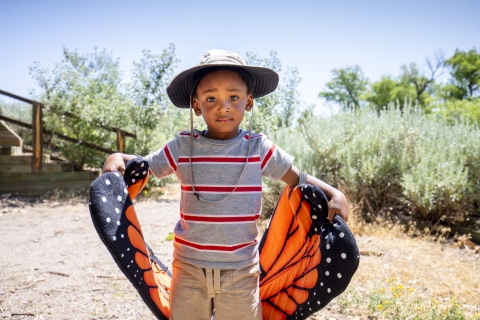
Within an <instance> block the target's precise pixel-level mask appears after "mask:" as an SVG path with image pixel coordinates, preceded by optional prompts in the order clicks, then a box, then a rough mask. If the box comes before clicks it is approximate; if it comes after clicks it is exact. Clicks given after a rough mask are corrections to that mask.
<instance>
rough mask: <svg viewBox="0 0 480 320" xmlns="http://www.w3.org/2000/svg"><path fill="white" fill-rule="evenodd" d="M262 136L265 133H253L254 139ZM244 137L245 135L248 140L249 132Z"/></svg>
mask: <svg viewBox="0 0 480 320" xmlns="http://www.w3.org/2000/svg"><path fill="white" fill-rule="evenodd" d="M261 136H263V134H254V135H252V139H255V138H260V137H261ZM243 137H244V138H245V139H246V140H248V134H246V135H244V136H243Z"/></svg>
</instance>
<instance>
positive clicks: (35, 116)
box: [0, 90, 137, 173]
mask: <svg viewBox="0 0 480 320" xmlns="http://www.w3.org/2000/svg"><path fill="white" fill-rule="evenodd" d="M0 94H2V95H4V96H7V97H10V98H13V99H16V100H19V101H23V102H26V103H28V104H31V105H32V123H31V124H30V123H25V122H22V121H18V120H15V119H11V118H8V117H5V116H3V115H0V120H4V121H7V122H10V123H13V124H16V125H17V126H21V127H24V128H29V129H32V145H33V152H32V172H34V173H38V172H41V170H42V162H43V161H42V159H43V135H44V134H45V135H55V136H56V137H58V138H60V139H63V140H66V141H70V142H75V143H80V144H81V145H84V146H85V147H87V148H91V149H94V150H98V151H102V152H105V153H108V154H111V153H114V152H115V151H114V150H109V149H105V148H103V147H101V146H97V145H94V144H91V143H88V142H84V141H79V140H78V139H75V138H72V137H68V136H66V135H64V134H61V133H59V132H55V131H51V130H46V129H45V128H44V127H43V116H42V109H43V104H42V103H40V102H37V101H34V100H30V99H27V98H23V97H20V96H17V95H15V94H13V93H9V92H6V91H3V90H0ZM64 115H65V116H66V117H74V115H73V114H71V113H68V112H67V113H65V114H64ZM97 127H100V128H102V129H105V130H108V131H112V132H115V133H116V134H117V150H118V151H119V152H124V151H125V138H126V137H131V138H133V139H136V138H137V136H136V135H135V134H133V133H130V132H127V131H124V130H122V129H119V128H112V127H106V126H102V125H97Z"/></svg>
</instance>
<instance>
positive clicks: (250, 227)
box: [103, 50, 348, 320]
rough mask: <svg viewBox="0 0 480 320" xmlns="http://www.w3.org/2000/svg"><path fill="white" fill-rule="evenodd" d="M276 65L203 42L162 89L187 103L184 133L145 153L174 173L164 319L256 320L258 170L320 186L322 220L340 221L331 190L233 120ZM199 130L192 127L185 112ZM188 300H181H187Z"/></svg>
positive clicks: (339, 202)
mask: <svg viewBox="0 0 480 320" xmlns="http://www.w3.org/2000/svg"><path fill="white" fill-rule="evenodd" d="M277 84H278V75H277V73H276V72H275V71H273V70H271V69H268V68H263V67H253V66H247V65H246V63H245V62H244V61H243V59H242V58H241V57H240V56H239V55H237V54H235V53H232V52H228V51H224V50H210V51H208V52H207V53H205V55H204V56H203V57H202V59H201V60H200V63H199V65H197V66H195V67H193V68H190V69H187V70H185V71H183V72H181V73H180V74H178V75H177V76H176V77H175V78H174V79H173V80H172V82H171V83H170V85H169V86H168V88H167V93H168V96H169V98H170V99H171V101H172V102H173V104H174V105H175V106H177V107H179V108H190V117H191V118H190V120H191V121H190V132H182V133H180V135H179V136H178V137H177V138H175V139H174V140H172V141H170V142H169V143H167V145H166V146H165V147H164V148H162V149H160V150H158V151H157V152H154V153H152V154H150V155H148V156H146V157H145V159H146V160H147V161H148V162H149V164H150V169H151V170H152V172H153V174H154V175H155V176H156V177H158V178H162V177H165V176H167V175H170V174H173V173H175V174H176V175H177V177H178V179H179V181H180V185H181V189H182V193H181V200H180V220H179V221H178V222H177V224H176V226H175V241H174V261H173V278H172V284H171V293H170V311H171V319H176V320H185V319H188V320H190V319H202V320H203V319H204V320H210V319H211V316H212V312H213V310H214V309H215V319H217V320H223V319H248V320H251V319H262V311H261V303H260V297H259V287H258V276H259V268H258V250H257V249H258V246H257V242H256V240H255V238H256V237H257V234H258V229H257V226H256V220H257V219H258V217H259V216H260V212H261V196H262V194H261V192H262V175H266V176H268V177H270V178H272V179H275V180H279V179H281V180H282V181H283V182H285V183H286V184H288V185H290V186H296V185H297V184H303V183H310V184H313V185H317V186H319V187H320V188H321V189H322V190H323V192H324V193H325V195H326V196H327V197H328V199H329V201H330V202H329V213H328V216H329V219H330V220H332V219H333V217H334V215H335V214H338V215H340V216H341V217H342V218H343V219H344V220H345V221H347V219H348V209H347V201H346V198H345V196H344V195H343V193H342V192H340V191H339V190H337V189H335V188H333V187H331V186H329V185H328V184H326V183H324V182H322V181H320V180H318V179H316V178H314V177H312V176H307V175H306V174H304V173H301V172H299V170H298V169H297V168H296V167H295V166H293V164H292V160H293V159H292V157H291V156H290V155H288V154H287V153H286V152H285V151H283V150H282V149H280V148H279V147H277V146H276V145H275V144H273V143H272V142H271V141H270V140H268V138H267V137H265V136H264V135H256V134H252V132H251V120H250V129H249V131H248V132H247V131H244V130H242V129H240V128H239V126H240V123H241V122H242V120H243V117H244V115H245V111H246V112H250V111H252V112H253V104H254V100H253V99H254V98H259V97H261V96H264V95H266V94H269V93H271V92H273V91H274V90H275V88H276V87H277ZM193 112H195V114H196V115H197V116H202V117H203V120H204V121H205V123H206V124H207V130H205V131H198V130H193V127H192V122H193V121H192V113H193ZM135 157H136V156H134V155H125V154H120V153H115V154H112V155H110V156H109V157H108V158H107V160H106V162H105V165H104V167H103V172H108V171H122V173H123V171H124V170H125V163H126V162H128V161H129V160H131V159H133V158H135ZM187 306H188V307H187Z"/></svg>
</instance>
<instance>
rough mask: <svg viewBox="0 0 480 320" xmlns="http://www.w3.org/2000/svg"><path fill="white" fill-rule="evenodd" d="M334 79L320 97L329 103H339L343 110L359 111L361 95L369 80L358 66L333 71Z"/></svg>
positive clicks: (328, 83)
mask: <svg viewBox="0 0 480 320" xmlns="http://www.w3.org/2000/svg"><path fill="white" fill-rule="evenodd" d="M332 75H333V79H332V80H331V81H329V82H327V84H326V90H325V91H321V92H320V93H319V96H320V97H321V98H324V99H325V100H327V101H331V102H335V103H338V104H340V105H341V106H342V109H343V110H345V111H347V110H352V109H358V108H360V107H361V106H362V105H361V98H360V97H361V95H362V94H363V93H364V92H365V91H366V88H367V85H368V79H367V78H366V77H365V76H364V75H363V71H362V70H361V68H360V67H359V66H357V65H355V66H353V67H346V68H345V69H334V70H332Z"/></svg>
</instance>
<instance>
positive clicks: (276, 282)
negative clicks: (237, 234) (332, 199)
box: [259, 185, 359, 320]
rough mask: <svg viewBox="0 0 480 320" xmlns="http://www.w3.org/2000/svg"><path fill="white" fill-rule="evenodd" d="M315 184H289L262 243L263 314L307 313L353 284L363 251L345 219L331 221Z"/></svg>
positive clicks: (304, 315)
mask: <svg viewBox="0 0 480 320" xmlns="http://www.w3.org/2000/svg"><path fill="white" fill-rule="evenodd" d="M327 216H328V201H327V198H326V197H325V195H324V193H323V192H322V190H321V189H320V188H318V187H316V186H312V185H302V186H299V187H295V188H292V187H288V186H287V187H286V188H285V189H284V191H283V193H282V195H281V197H280V200H279V201H278V203H277V206H276V208H275V211H274V213H273V214H272V217H271V218H270V221H269V224H268V227H267V229H266V231H265V233H264V235H263V238H262V240H261V242H260V245H259V251H260V268H261V275H260V296H261V300H262V313H263V319H264V320H266V319H269V320H273V319H275V320H276V319H306V318H307V317H308V316H310V315H312V314H313V313H315V312H317V311H318V310H320V309H322V308H323V307H324V306H325V305H327V304H328V303H329V302H330V301H331V300H332V299H333V298H335V297H336V296H338V295H339V294H341V293H342V292H343V291H344V290H345V289H346V288H347V286H348V283H349V282H350V280H351V278H352V276H353V274H354V273H355V271H356V270H357V268H358V264H359V252H358V247H357V246H356V243H355V239H354V237H353V235H352V233H351V232H350V230H349V229H348V227H347V225H346V224H345V222H344V221H343V220H342V219H341V218H340V217H338V216H337V217H335V219H334V222H333V223H330V222H329V221H328V219H327Z"/></svg>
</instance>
